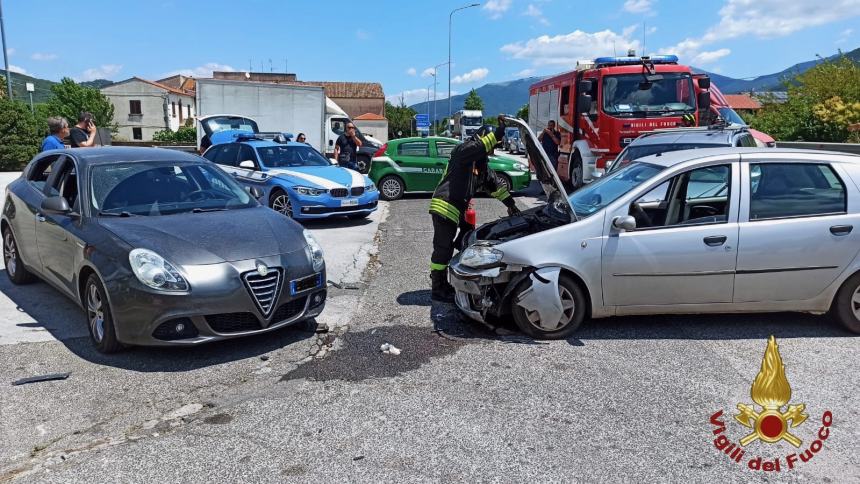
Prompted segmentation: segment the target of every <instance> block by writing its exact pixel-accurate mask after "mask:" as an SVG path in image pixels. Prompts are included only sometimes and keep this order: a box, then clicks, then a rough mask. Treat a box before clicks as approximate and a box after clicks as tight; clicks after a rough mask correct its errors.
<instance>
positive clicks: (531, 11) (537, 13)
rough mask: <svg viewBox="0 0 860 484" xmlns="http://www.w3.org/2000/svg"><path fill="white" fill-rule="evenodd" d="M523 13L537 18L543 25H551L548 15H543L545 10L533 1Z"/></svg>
mask: <svg viewBox="0 0 860 484" xmlns="http://www.w3.org/2000/svg"><path fill="white" fill-rule="evenodd" d="M523 15H525V16H527V17H534V19H535V20H537V21H538V22H540V23H541V24H543V25H549V20H547V19H546V17H544V16H543V12H542V11H541V9H539V8H537V7H536V6H535V4H533V3H530V4H529V6H528V8H526V11H525V12H523Z"/></svg>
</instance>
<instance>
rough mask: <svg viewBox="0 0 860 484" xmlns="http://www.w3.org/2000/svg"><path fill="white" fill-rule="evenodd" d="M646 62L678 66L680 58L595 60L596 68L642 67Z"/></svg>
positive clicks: (607, 58)
mask: <svg viewBox="0 0 860 484" xmlns="http://www.w3.org/2000/svg"><path fill="white" fill-rule="evenodd" d="M645 62H651V63H652V64H677V63H678V56H676V55H653V56H651V57H598V58H597V59H594V65H595V67H601V66H607V65H616V66H629V65H641V64H643V63H645Z"/></svg>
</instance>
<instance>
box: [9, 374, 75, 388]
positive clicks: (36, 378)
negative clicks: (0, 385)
mask: <svg viewBox="0 0 860 484" xmlns="http://www.w3.org/2000/svg"><path fill="white" fill-rule="evenodd" d="M69 375H71V373H50V374H47V375H39V376H29V377H27V378H21V379H20V380H15V381H13V382H12V385H26V384H27V383H39V382H43V381H52V380H65V379H66V378H68V377H69Z"/></svg>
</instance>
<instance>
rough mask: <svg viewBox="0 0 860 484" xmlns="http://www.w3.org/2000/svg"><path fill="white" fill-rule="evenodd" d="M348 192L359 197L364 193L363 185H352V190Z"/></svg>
mask: <svg viewBox="0 0 860 484" xmlns="http://www.w3.org/2000/svg"><path fill="white" fill-rule="evenodd" d="M349 194H350V195H352V196H353V197H360V196H362V195H364V187H352V190H350V191H349Z"/></svg>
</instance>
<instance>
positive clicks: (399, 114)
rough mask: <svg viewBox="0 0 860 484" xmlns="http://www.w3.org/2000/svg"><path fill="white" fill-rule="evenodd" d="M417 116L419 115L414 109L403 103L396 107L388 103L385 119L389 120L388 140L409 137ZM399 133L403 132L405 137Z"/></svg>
mask: <svg viewBox="0 0 860 484" xmlns="http://www.w3.org/2000/svg"><path fill="white" fill-rule="evenodd" d="M416 114H418V113H417V112H416V111H415V110H414V109H412V108H410V107H407V106H406V105H405V104H404V103H403V102H401V103H400V105H399V106H395V105H393V104H391V103H390V102H388V101H386V102H385V118H386V119H388V139H396V138H400V137H402V136H409V133H410V130H411V129H412V123H413V120H414V119H415V115H416ZM398 131H400V132H402V133H403V135H402V136H401V135H398V134H397V132H398Z"/></svg>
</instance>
